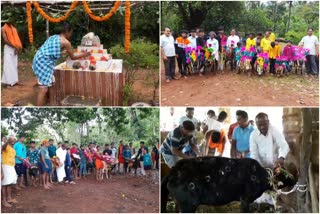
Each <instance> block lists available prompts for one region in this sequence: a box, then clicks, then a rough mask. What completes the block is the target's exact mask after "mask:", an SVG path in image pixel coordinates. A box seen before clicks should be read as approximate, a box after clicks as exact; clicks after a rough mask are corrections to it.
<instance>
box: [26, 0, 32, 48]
mask: <svg viewBox="0 0 320 214" xmlns="http://www.w3.org/2000/svg"><path fill="white" fill-rule="evenodd" d="M26 8H27V21H28V35H29V42H30V43H31V44H32V43H33V32H32V14H31V12H32V8H31V2H30V1H27V2H26Z"/></svg>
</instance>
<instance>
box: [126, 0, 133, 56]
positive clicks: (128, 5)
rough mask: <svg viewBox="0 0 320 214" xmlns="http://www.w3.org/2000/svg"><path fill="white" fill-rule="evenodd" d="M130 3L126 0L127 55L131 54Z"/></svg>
mask: <svg viewBox="0 0 320 214" xmlns="http://www.w3.org/2000/svg"><path fill="white" fill-rule="evenodd" d="M130 16H131V11H130V1H129V0H126V12H125V18H124V19H125V23H124V27H125V29H124V33H125V34H124V49H125V52H126V53H129V52H130Z"/></svg>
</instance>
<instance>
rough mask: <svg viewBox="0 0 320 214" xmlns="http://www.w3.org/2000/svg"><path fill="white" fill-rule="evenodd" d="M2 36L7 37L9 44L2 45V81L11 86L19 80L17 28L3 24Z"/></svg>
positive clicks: (19, 46)
mask: <svg viewBox="0 0 320 214" xmlns="http://www.w3.org/2000/svg"><path fill="white" fill-rule="evenodd" d="M1 33H2V37H3V38H5V37H6V38H7V40H8V43H9V44H5V45H4V47H3V76H2V83H4V84H7V85H10V86H13V85H15V84H16V83H18V82H19V78H18V55H17V51H16V50H17V49H18V50H20V49H22V44H21V41H20V38H19V35H18V32H17V29H16V28H15V27H14V26H12V25H9V24H5V25H4V26H3V27H2V30H1ZM12 46H13V47H12Z"/></svg>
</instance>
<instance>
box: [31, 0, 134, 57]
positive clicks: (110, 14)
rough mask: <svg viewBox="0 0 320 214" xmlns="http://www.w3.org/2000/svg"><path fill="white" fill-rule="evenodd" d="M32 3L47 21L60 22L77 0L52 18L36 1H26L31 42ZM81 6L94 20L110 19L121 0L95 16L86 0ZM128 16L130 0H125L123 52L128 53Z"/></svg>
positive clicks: (66, 16) (71, 9)
mask: <svg viewBox="0 0 320 214" xmlns="http://www.w3.org/2000/svg"><path fill="white" fill-rule="evenodd" d="M32 4H33V5H34V7H35V9H36V10H37V11H38V13H40V15H41V16H42V17H43V18H44V19H46V20H48V21H49V22H55V23H58V22H62V21H65V20H66V19H67V18H68V17H69V15H70V14H71V12H72V11H73V10H74V9H75V8H76V7H77V5H78V1H73V2H72V4H71V6H70V8H69V10H68V11H67V12H66V13H65V14H64V15H63V16H61V17H59V18H53V17H50V16H49V15H48V14H46V13H45V11H43V10H42V8H41V7H40V5H39V3H38V2H37V1H33V2H30V1H27V2H26V10H27V22H28V35H29V42H30V43H31V44H32V43H33V29H32V8H31V5H32ZM82 4H83V7H84V10H85V12H86V13H87V14H88V15H89V17H90V18H91V19H93V20H95V21H98V22H102V21H106V20H108V19H110V18H111V17H112V15H113V14H115V13H116V11H117V10H118V9H119V7H120V6H121V1H115V3H114V5H113V7H112V9H111V10H110V11H109V13H107V14H106V15H104V16H96V15H94V14H93V13H92V11H91V9H90V8H89V5H88V3H87V2H86V1H82ZM130 18H131V11H130V0H126V2H125V42H124V46H125V52H126V53H129V52H130Z"/></svg>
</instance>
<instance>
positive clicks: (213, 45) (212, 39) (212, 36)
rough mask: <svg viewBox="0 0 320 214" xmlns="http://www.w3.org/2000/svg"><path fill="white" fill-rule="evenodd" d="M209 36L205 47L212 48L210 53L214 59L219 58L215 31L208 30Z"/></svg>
mask: <svg viewBox="0 0 320 214" xmlns="http://www.w3.org/2000/svg"><path fill="white" fill-rule="evenodd" d="M209 36H210V38H209V39H208V40H207V47H208V48H212V49H213V52H212V53H211V55H212V56H214V58H215V60H217V61H218V60H219V42H218V40H216V39H215V36H216V33H215V32H213V31H210V33H209Z"/></svg>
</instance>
